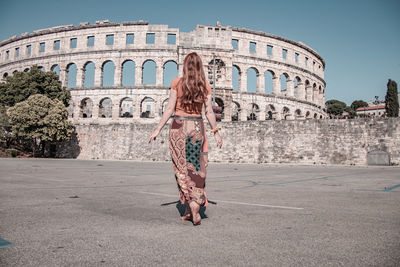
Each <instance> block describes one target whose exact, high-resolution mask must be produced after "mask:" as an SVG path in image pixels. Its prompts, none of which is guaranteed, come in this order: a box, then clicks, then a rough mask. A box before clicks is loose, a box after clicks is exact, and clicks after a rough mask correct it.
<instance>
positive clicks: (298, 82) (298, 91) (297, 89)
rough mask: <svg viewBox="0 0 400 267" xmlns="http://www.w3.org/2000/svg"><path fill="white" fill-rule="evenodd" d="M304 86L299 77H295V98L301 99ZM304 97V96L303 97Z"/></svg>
mask: <svg viewBox="0 0 400 267" xmlns="http://www.w3.org/2000/svg"><path fill="white" fill-rule="evenodd" d="M301 84H302V80H301V78H300V77H299V76H296V77H294V79H293V88H294V96H295V97H301V96H302V94H301V90H302V88H301V86H300V85H301ZM303 96H304V95H303Z"/></svg>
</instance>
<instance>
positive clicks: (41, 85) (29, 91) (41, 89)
mask: <svg viewBox="0 0 400 267" xmlns="http://www.w3.org/2000/svg"><path fill="white" fill-rule="evenodd" d="M34 94H42V95H46V96H47V97H49V98H51V99H58V100H60V101H61V102H62V103H64V106H68V104H69V100H70V99H71V94H70V92H69V91H68V90H66V88H65V87H62V86H61V83H60V82H59V80H58V75H57V74H56V73H54V72H52V71H48V72H44V71H42V70H40V69H39V68H38V67H37V66H36V65H34V66H32V67H31V69H30V72H19V71H17V72H15V73H14V74H13V75H12V76H10V77H7V80H6V83H1V84H0V105H2V106H6V107H12V106H14V105H15V104H16V103H18V102H21V101H24V100H26V99H27V98H28V97H29V96H31V95H34Z"/></svg>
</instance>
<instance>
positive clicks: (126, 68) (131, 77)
mask: <svg viewBox="0 0 400 267" xmlns="http://www.w3.org/2000/svg"><path fill="white" fill-rule="evenodd" d="M135 67H136V65H135V62H134V61H132V60H126V61H124V63H122V86H134V85H135Z"/></svg>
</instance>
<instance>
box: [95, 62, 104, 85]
mask: <svg viewBox="0 0 400 267" xmlns="http://www.w3.org/2000/svg"><path fill="white" fill-rule="evenodd" d="M102 77H103V67H102V66H101V63H96V65H95V68H94V86H95V87H101V86H102Z"/></svg>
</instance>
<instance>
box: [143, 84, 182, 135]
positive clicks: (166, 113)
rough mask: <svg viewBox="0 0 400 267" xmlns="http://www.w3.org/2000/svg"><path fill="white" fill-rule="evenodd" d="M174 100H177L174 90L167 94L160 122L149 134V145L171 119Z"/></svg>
mask: <svg viewBox="0 0 400 267" xmlns="http://www.w3.org/2000/svg"><path fill="white" fill-rule="evenodd" d="M176 99H177V92H176V90H174V89H171V90H170V93H169V98H168V105H167V108H166V109H165V111H164V113H163V115H162V116H161V120H160V122H159V123H158V126H157V128H156V129H155V130H154V131H153V133H152V134H151V136H150V138H149V143H150V142H151V141H153V140H156V137H157V136H158V134H159V133H160V131H161V130H162V128H163V127H164V125H165V124H166V123H167V121H168V120H169V118H170V117H171V115H172V113H173V112H174V110H175V105H176Z"/></svg>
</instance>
